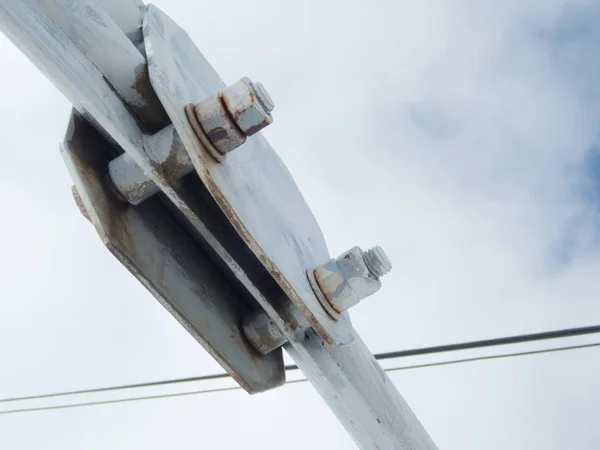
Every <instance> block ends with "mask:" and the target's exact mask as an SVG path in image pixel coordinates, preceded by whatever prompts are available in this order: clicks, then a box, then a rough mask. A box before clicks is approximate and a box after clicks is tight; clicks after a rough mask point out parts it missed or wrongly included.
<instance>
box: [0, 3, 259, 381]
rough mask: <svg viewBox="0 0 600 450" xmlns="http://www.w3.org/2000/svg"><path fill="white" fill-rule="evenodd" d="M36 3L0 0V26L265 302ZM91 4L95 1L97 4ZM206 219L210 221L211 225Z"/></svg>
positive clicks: (98, 77) (90, 66)
mask: <svg viewBox="0 0 600 450" xmlns="http://www.w3.org/2000/svg"><path fill="white" fill-rule="evenodd" d="M82 1H87V0H82ZM38 3H39V2H38V1H34V0H20V1H19V2H14V1H13V0H0V29H1V30H2V31H3V32H4V33H5V34H6V35H7V36H8V37H9V38H10V39H11V40H12V41H13V42H14V43H15V45H17V47H19V48H20V49H21V51H22V52H23V53H25V54H26V55H27V56H28V57H29V59H30V60H31V61H32V62H33V63H34V64H35V65H36V66H37V67H38V69H40V70H41V71H42V72H43V73H44V74H46V76H47V77H48V78H49V79H50V80H51V81H52V82H53V83H54V84H55V86H56V87H57V88H58V89H59V90H61V92H62V93H63V94H64V95H65V96H66V97H67V98H68V99H69V100H70V101H71V103H72V104H73V106H74V107H75V108H76V109H77V110H78V111H79V112H80V113H81V114H82V115H83V116H84V117H85V118H86V119H88V120H89V121H91V122H92V123H93V124H95V126H96V128H97V129H99V130H100V131H101V132H102V134H103V135H104V136H105V137H106V138H107V139H109V140H111V141H113V142H115V143H116V144H117V145H118V146H120V147H121V148H122V149H123V150H125V151H126V152H127V154H128V155H129V156H130V157H131V158H132V159H133V160H134V161H135V163H136V164H137V165H138V166H139V167H140V168H141V169H142V170H143V172H144V174H145V175H146V176H147V177H148V178H149V179H151V180H152V181H153V182H154V183H155V184H156V185H157V186H159V188H160V189H161V191H162V192H163V193H164V194H165V196H166V197H167V198H168V199H169V200H170V201H171V203H172V205H173V207H174V208H175V209H176V210H177V211H178V212H179V213H180V214H181V217H183V218H184V220H185V221H187V224H186V225H188V226H189V228H190V230H191V231H193V232H194V233H195V234H196V235H197V236H198V237H199V238H200V239H201V241H202V242H203V243H205V245H206V246H208V247H209V248H210V249H211V252H212V253H213V254H214V255H215V257H216V259H218V261H219V262H220V265H221V268H222V269H223V270H226V271H227V273H228V274H229V275H230V276H231V278H233V279H234V280H235V281H236V282H237V283H238V284H239V287H241V288H244V289H245V290H246V292H247V293H248V295H249V296H251V297H253V298H260V299H261V302H262V303H263V304H264V303H267V302H266V300H264V297H265V294H264V293H263V292H262V291H263V290H261V289H259V288H257V287H256V286H255V284H254V282H253V281H251V280H250V279H249V277H248V275H247V273H246V270H243V269H242V268H241V267H239V265H238V263H237V261H236V259H235V258H233V257H232V256H231V254H230V251H231V250H230V249H226V248H225V246H224V245H223V244H222V242H223V243H225V244H228V243H227V239H223V238H221V237H219V233H220V232H221V226H220V225H218V224H212V223H211V222H210V220H211V219H210V217H211V216H212V215H213V213H212V212H211V211H210V210H206V205H207V201H206V200H205V201H199V200H198V199H197V198H195V197H192V196H190V195H189V194H188V193H187V192H186V191H182V190H179V189H177V188H176V187H173V186H171V185H170V184H169V181H168V179H167V177H166V175H165V174H164V173H163V172H162V171H161V170H160V169H159V168H157V163H156V162H155V161H153V160H152V159H151V156H150V155H157V154H160V153H161V152H159V151H155V152H150V154H148V153H146V151H145V149H144V148H145V147H152V146H153V145H154V144H155V143H156V142H157V141H156V138H154V137H151V136H146V135H144V134H143V133H142V131H141V129H140V128H139V126H138V123H137V122H136V120H135V119H134V118H133V117H132V116H131V114H130V112H129V111H128V109H127V108H126V106H125V105H124V103H123V102H122V101H121V99H120V98H119V97H118V96H117V94H116V93H115V92H114V90H113V89H112V88H111V87H110V86H109V85H108V84H107V82H106V80H105V78H104V76H103V74H102V73H101V72H100V70H99V69H98V67H97V66H96V65H95V64H94V62H93V61H91V60H90V59H88V57H87V55H85V54H84V53H83V52H81V50H80V49H79V48H78V47H77V46H76V45H75V44H74V43H73V41H72V40H71V39H70V38H69V37H68V36H67V35H66V34H65V33H64V31H63V30H62V29H61V28H60V27H59V26H58V25H57V24H56V23H55V22H54V21H53V20H52V19H50V18H49V17H48V15H47V14H46V12H45V11H44V9H42V8H40V7H39V5H38ZM94 3H95V2H92V3H89V5H90V7H92V6H94ZM95 5H96V6H97V3H96V4H95ZM99 13H100V14H101V12H99ZM89 15H93V14H92V12H90V11H89V10H88V11H86V14H85V16H83V17H80V18H79V19H80V20H81V21H83V20H84V18H85V17H89ZM91 26H92V27H93V26H95V25H94V24H92V25H91ZM119 32H120V31H119ZM89 37H90V42H88V43H87V44H86V45H92V43H93V45H97V46H99V47H100V48H104V49H105V50H107V51H108V50H109V49H110V47H107V44H108V43H107V42H103V41H102V40H100V39H96V40H94V39H95V38H97V37H98V36H97V35H93V34H92V35H90V36H89ZM171 128H172V127H171ZM107 164H108V163H107ZM199 214H203V215H205V216H207V217H208V219H207V220H206V221H202V220H200V218H199ZM205 223H211V229H209V228H208V227H207V226H206V225H205ZM234 250H235V249H234ZM226 368H227V367H226ZM243 386H244V385H243ZM251 392H252V391H251Z"/></svg>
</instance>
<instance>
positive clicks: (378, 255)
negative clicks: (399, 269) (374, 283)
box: [363, 246, 392, 278]
mask: <svg viewBox="0 0 600 450" xmlns="http://www.w3.org/2000/svg"><path fill="white" fill-rule="evenodd" d="M363 261H364V262H365V264H366V266H367V269H369V272H370V273H371V275H373V276H374V277H375V278H380V277H382V276H384V275H385V274H387V273H389V272H390V271H391V270H392V262H391V261H390V259H389V258H388V256H387V255H386V254H385V252H384V251H383V249H382V248H381V247H380V246H376V247H374V248H372V249H371V250H367V251H366V252H364V253H363Z"/></svg>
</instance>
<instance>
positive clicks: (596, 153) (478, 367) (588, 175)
mask: <svg viewBox="0 0 600 450" xmlns="http://www.w3.org/2000/svg"><path fill="white" fill-rule="evenodd" d="M154 3H155V4H156V5H157V6H159V7H161V8H162V9H163V10H164V11H165V12H166V13H167V14H169V15H170V16H171V17H172V18H173V19H175V20H176V21H177V22H178V23H179V24H180V25H181V26H183V27H184V28H185V29H186V30H187V31H188V32H189V34H190V35H191V37H192V38H193V40H194V41H195V42H196V43H197V45H198V46H199V48H200V49H201V50H202V51H203V53H204V54H205V56H206V57H207V58H208V60H209V61H210V62H211V63H212V64H213V66H214V67H215V68H216V69H217V71H218V72H219V73H220V74H221V76H222V78H223V79H224V80H225V81H226V82H233V81H235V80H237V79H239V78H240V77H242V76H249V77H250V78H252V79H254V80H260V81H262V82H263V83H264V85H265V86H266V87H267V89H268V90H269V92H270V94H271V96H272V97H273V99H274V101H275V104H276V109H275V111H274V117H275V122H274V124H273V125H271V126H270V127H269V128H268V129H266V130H265V132H264V134H265V136H266V137H267V138H268V139H269V141H270V142H271V144H272V145H273V147H274V148H275V149H276V150H277V152H278V153H279V154H280V156H281V157H282V159H283V160H284V162H285V163H286V165H287V166H288V168H289V169H290V171H291V173H292V174H293V176H294V177H295V179H296V180H297V183H298V185H299V186H300V188H301V190H302V192H303V193H304V195H305V197H306V199H307V201H308V203H309V205H310V206H311V208H312V210H313V212H314V214H315V217H316V218H317V220H318V221H319V223H320V225H321V227H322V229H323V232H324V235H325V237H326V239H327V242H328V245H329V249H330V252H331V254H332V255H338V254H340V253H342V252H343V251H345V250H347V249H349V248H351V247H353V246H355V245H359V246H361V247H363V248H368V247H370V246H373V245H375V244H378V245H381V246H382V247H383V248H384V249H385V250H386V251H387V253H388V254H389V255H390V258H391V259H392V262H393V263H394V269H393V271H392V273H391V274H389V275H387V276H386V277H385V279H384V280H383V289H382V290H381V291H380V292H379V293H378V294H377V295H375V296H374V297H371V298H369V299H367V300H365V301H363V302H362V303H361V304H360V305H358V306H357V307H356V308H354V309H353V310H352V312H351V317H352V320H353V323H354V325H355V328H356V329H357V331H358V332H359V333H360V335H361V336H362V338H363V339H364V340H365V342H366V343H367V344H368V346H369V347H370V348H371V350H372V351H373V352H375V353H376V352H384V351H393V350H401V349H409V348H413V347H422V346H428V345H437V344H445V343H454V342H461V341H467V340H476V339H485V338H493V337H499V336H506V335H512V334H520V333H533V332H540V331H546V330H553V329H562V328H568V327H576V326H587V325H596V324H598V323H600V303H598V298H600V277H598V276H597V273H598V271H599V270H600V141H599V139H600V127H599V124H600V85H599V84H598V82H597V80H598V78H599V76H600V51H599V50H600V28H598V27H597V23H598V20H599V19H600V4H599V3H597V2H593V1H584V0H569V1H567V0H545V1H542V0H505V1H502V2H497V1H491V0H482V1H479V2H469V1H464V0H452V1H442V0H423V1H419V2H411V1H404V0H397V1H373V2H358V1H353V0H348V1H343V2H342V1H338V0H330V1H326V2H323V1H320V2H319V1H316V0H306V1H303V2H296V3H290V2H277V1H275V0H256V1H254V2H243V1H241V0H221V1H219V2H196V1H190V0H171V1H166V0H163V1H155V2H154ZM0 64H1V66H2V67H3V70H2V72H1V73H0V80H1V81H2V82H1V83H0V99H2V101H0V117H1V118H2V121H1V123H0V135H1V138H2V142H3V147H4V152H3V157H4V159H3V161H4V163H3V164H2V165H1V166H0V174H1V176H0V204H1V205H2V206H3V211H4V213H3V220H2V221H0V233H1V235H2V236H3V253H4V257H3V258H0V274H2V283H0V361H2V364H1V365H0V398H4V397H13V396H18V395H30V394H36V393H46V392H56V391H63V390H73V389H85V388H89V387H98V386H110V385H116V384H126V383H137V382H143V381H154V380H161V379H167V378H176V377H189V376H195V375H202V374H208V373H215V372H220V371H221V369H220V367H219V366H218V364H217V363H215V362H214V361H213V360H212V359H211V358H210V357H209V356H208V354H207V353H206V352H205V351H204V350H203V349H202V348H201V347H200V346H199V345H198V344H197V343H196V342H195V341H194V340H193V338H192V337H190V336H189V335H188V334H187V333H186V332H185V330H184V329H183V328H182V327H181V326H180V325H179V324H178V323H177V322H176V321H175V320H174V319H173V318H172V317H171V316H170V314H168V313H167V312H166V311H165V310H164V309H163V308H162V306H160V305H159V303H158V302H157V301H156V300H155V299H154V298H153V297H152V296H151V295H150V294H149V293H148V292H146V291H145V289H144V288H143V287H142V286H141V285H139V284H138V282H137V281H136V280H135V279H134V278H133V277H132V276H130V275H129V273H128V272H127V271H126V270H125V269H124V268H123V267H121V266H120V264H119V263H118V262H117V261H116V260H115V259H114V258H113V257H112V256H111V255H110V254H109V252H108V251H107V250H106V249H105V248H104V247H103V246H102V244H101V242H100V240H99V239H98V237H97V236H96V234H95V231H94V229H93V227H92V226H91V225H90V224H89V223H88V222H87V221H86V220H85V219H83V217H82V216H81V215H80V213H79V211H78V210H77V208H76V206H75V204H74V202H73V199H72V197H71V193H70V188H71V185H72V182H71V180H70V177H69V175H68V173H67V170H66V168H65V167H64V165H63V162H62V159H61V157H60V155H59V149H58V142H59V141H60V140H61V139H62V136H63V135H64V132H65V129H66V125H67V119H68V116H69V113H70V105H69V104H68V103H67V102H66V100H64V99H63V98H62V96H61V95H60V94H59V92H58V91H57V90H56V89H55V88H54V87H53V86H52V85H51V84H50V82H49V81H47V80H46V79H45V78H44V77H43V76H42V75H41V74H40V73H39V72H38V71H37V70H36V69H35V68H34V67H33V65H32V64H31V63H29V62H28V61H27V59H26V58H25V57H24V56H23V55H21V54H20V53H19V52H18V51H17V50H16V48H15V47H14V46H13V45H12V44H11V43H10V42H9V41H8V40H7V39H5V38H4V37H3V36H0ZM597 339H598V337H595V336H589V337H580V338H573V339H569V340H564V341H560V342H556V343H554V342H546V343H543V344H530V345H526V346H520V347H519V349H539V348H547V347H550V346H553V345H554V344H556V345H559V344H560V345H564V344H567V343H568V344H579V343H590V342H595V340H597ZM503 351H507V352H508V351H514V349H513V348H510V349H508V348H507V349H486V350H479V351H473V352H463V353H461V354H460V357H464V356H473V355H480V354H491V353H501V352H503ZM454 356H459V355H445V356H440V357H431V356H429V357H420V358H412V359H404V360H400V361H393V362H387V363H386V367H391V366H395V365H405V364H413V363H420V362H428V361H436V360H441V359H445V358H446V357H454ZM599 358H600V350H598V349H589V350H577V351H572V352H563V353H554V354H546V355H540V356H530V357H523V358H515V359H505V360H496V361H490V362H477V363H470V364H460V365H455V366H446V367H438V368H431V369H419V370H412V371H405V372H396V373H390V378H391V379H392V380H393V381H394V383H395V384H396V385H397V387H398V389H399V390H400V392H401V394H402V395H403V396H404V397H405V398H406V400H407V401H408V403H409V404H410V405H411V407H412V408H413V410H414V411H415V413H416V414H417V416H418V417H419V419H420V420H421V422H422V423H423V424H424V426H425V428H426V429H427V430H428V431H429V433H430V435H431V437H432V438H433V440H434V441H435V442H436V444H437V445H438V447H439V448H440V449H458V450H480V449H486V450H496V449H507V448H508V449H511V450H520V449H523V450H525V449H543V450H559V449H571V448H577V449H583V450H585V449H595V448H597V442H598V441H599V440H600V427H599V426H598V425H599V424H600V422H599V421H600V419H599V418H598V414H597V405H598V403H599V402H600V387H599V386H598V381H597V380H598V379H600V362H599V361H600V360H599ZM294 376H296V375H294ZM224 385H227V386H228V385H231V384H227V383H220V384H219V383H215V384H214V386H215V387H220V386H224ZM206 386H207V385H206V384H202V385H201V386H200V385H192V386H186V388H185V389H188V388H189V389H194V388H204V387H206ZM210 386H213V385H210ZM181 389H183V388H181ZM176 390H177V389H175V388H173V389H172V390H171V391H176ZM171 391H168V390H167V389H163V390H160V389H155V390H148V391H144V393H145V394H154V393H163V392H171ZM119 395H120V394H119ZM98 398H99V397H94V399H98ZM102 398H112V397H110V396H103V397H102ZM81 399H82V398H78V399H77V400H81ZM86 399H88V397H83V400H86ZM89 399H91V397H90V398H89ZM49 403H50V401H49ZM49 403H48V404H49ZM52 403H53V404H54V403H56V402H55V401H52ZM38 404H40V403H36V405H38ZM41 404H43V403H41ZM29 405H31V404H30V403H28V404H27V406H29ZM2 408H4V407H2ZM166 446H169V447H172V448H194V447H195V448H198V447H199V448H223V449H229V448H231V449H234V448H241V446H244V447H246V448H260V449H262V450H269V449H273V450H275V449H280V448H282V447H284V448H286V449H288V450H295V449H305V448H310V447H312V448H328V449H331V450H338V449H339V450H347V449H353V448H355V445H354V444H353V442H352V441H351V440H350V438H349V437H348V435H347V434H346V432H345V431H344V429H343V427H342V426H341V425H340V424H339V423H338V422H337V420H336V418H335V417H334V415H333V414H332V413H331V412H330V411H329V410H328V408H327V406H326V405H325V403H324V402H323V401H322V400H321V399H320V397H319V396H318V395H317V393H316V392H315V391H314V390H313V389H312V388H311V386H310V385H309V384H307V383H303V384H295V385H291V386H286V387H283V388H280V389H277V390H275V391H271V392H268V393H265V394H261V395H255V396H249V395H247V394H246V393H244V392H243V391H235V392H227V393H215V394H208V395H200V396H190V397H182V398H175V399H165V400H156V401H146V402H135V403H128V404H119V405H109V406H97V407H89V408H82V409H71V410H62V411H51V412H36V413H24V414H14V415H4V416H0V448H2V449H11V450H13V449H14V450H24V449H31V448H44V449H60V450H71V449H86V450H87V449H90V450H93V449H106V448H112V449H144V450H149V449H159V448H164V447H166Z"/></svg>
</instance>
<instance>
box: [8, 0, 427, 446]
mask: <svg viewBox="0 0 600 450" xmlns="http://www.w3.org/2000/svg"><path fill="white" fill-rule="evenodd" d="M84 5H85V6H88V7H90V8H91V11H93V12H97V13H98V14H99V16H97V15H94V17H92V15H91V14H89V11H90V10H89V9H87V10H86V8H84V7H83V6H84ZM86 11H87V12H86ZM97 17H100V19H97ZM141 23H142V8H141V2H140V1H138V0H45V1H35V0H19V1H15V0H0V29H2V31H3V32H4V33H5V34H7V35H8V36H9V38H10V39H11V40H12V41H13V42H14V43H15V44H16V45H17V46H18V47H19V48H20V49H21V50H22V51H23V52H24V53H25V54H26V55H27V56H28V57H29V58H30V59H31V60H32V62H34V64H36V66H37V67H38V68H39V69H40V70H42V71H43V72H44V73H45V74H46V75H47V76H48V77H49V78H50V79H51V80H52V81H53V82H54V83H55V85H57V87H58V88H59V89H60V90H61V91H62V92H63V94H65V96H66V97H67V98H68V99H69V100H70V101H71V102H72V103H73V105H74V106H75V108H77V109H78V110H79V111H80V112H81V113H82V114H83V116H84V117H85V118H87V119H88V120H90V121H91V122H92V123H94V124H95V125H96V127H97V128H98V129H99V130H101V131H102V132H103V133H104V135H105V136H106V137H107V138H108V139H109V140H110V141H112V142H116V143H117V144H118V145H119V146H120V147H121V148H122V149H123V150H125V151H126V152H127V153H128V154H129V155H130V156H131V157H132V158H133V159H134V160H135V162H136V164H138V165H139V166H140V168H141V169H142V170H143V171H144V172H145V173H147V174H152V173H154V172H155V169H154V165H153V163H152V161H151V160H150V159H149V158H148V156H147V155H146V154H145V152H144V143H145V142H147V141H148V137H145V136H144V133H143V131H142V130H143V129H144V127H147V128H153V131H158V129H160V128H162V126H164V125H166V124H168V120H166V118H165V115H164V110H163V108H162V106H161V105H160V103H158V104H157V102H156V101H155V99H154V98H153V95H154V93H153V92H151V91H150V90H148V86H149V84H147V85H145V87H144V88H143V89H137V88H136V87H139V85H140V84H139V83H140V82H145V81H144V80H143V77H141V78H140V74H143V73H144V72H143V68H144V67H145V58H144V56H143V54H142V53H143V52H142V53H140V51H139V49H138V48H136V46H135V45H134V43H137V41H138V39H139V38H140V35H139V34H137V33H138V30H139V27H138V25H139V24H141ZM81 36H85V40H83V39H80V38H81ZM107 49H110V51H107ZM113 49H114V52H113ZM100 50H102V51H100ZM113 57H114V58H116V59H112V58H113ZM142 84H143V83H142ZM132 87H133V90H132ZM146 145H147V144H146ZM154 180H155V182H156V184H157V185H158V186H159V188H160V189H161V190H162V192H163V193H165V194H166V196H167V198H168V199H169V200H170V201H171V202H173V204H174V205H176V206H177V207H181V205H184V206H185V205H187V206H185V208H184V211H182V212H183V216H182V217H185V220H186V221H187V222H188V223H187V225H186V227H188V228H189V227H190V226H191V228H192V229H193V230H194V232H195V233H196V234H195V236H197V237H199V238H200V239H201V240H202V243H203V245H204V246H206V247H207V248H209V249H210V250H211V253H210V254H211V255H212V257H213V258H214V259H215V262H216V263H217V264H219V265H221V266H222V267H227V268H228V270H230V272H231V273H233V275H232V277H233V278H235V279H236V280H237V282H238V283H239V288H240V289H242V290H244V292H245V293H246V294H247V295H248V296H249V297H252V298H253V299H254V301H255V302H256V304H255V305H260V309H261V310H263V311H265V313H266V314H267V315H268V316H269V318H270V319H271V320H272V321H273V322H274V323H275V324H276V326H277V327H279V328H280V330H281V331H282V333H283V335H284V336H285V338H286V339H287V344H286V345H285V349H286V350H287V351H288V352H289V354H290V355H291V356H292V357H293V358H294V360H295V361H296V363H297V364H298V366H299V367H300V369H301V370H302V371H303V372H304V373H305V375H306V376H307V377H308V379H309V380H310V381H311V382H312V384H313V385H314V386H315V388H316V389H317V391H318V392H319V394H320V395H321V396H322V397H323V399H324V400H325V401H326V402H327V404H328V405H329V407H330V408H331V410H332V411H333V412H334V413H335V414H336V416H337V417H338V419H339V420H340V422H341V423H342V424H343V425H344V427H345V428H346V429H347V430H348V432H349V433H350V435H351V436H352V438H353V439H354V441H355V442H356V444H357V446H358V447H359V448H361V449H379V450H409V449H411V450H429V449H435V448H436V447H435V444H434V443H433V441H432V440H431V438H430V437H429V435H428V434H427V432H426V430H425V429H424V427H423V426H422V425H421V423H420V422H419V421H418V419H417V417H416V416H415V415H414V413H413V412H412V411H411V409H410V408H409V406H408V405H407V404H406V402H405V401H404V399H403V398H402V397H401V395H400V394H399V392H398V391H397V389H396V388H395V386H394V385H393V383H392V382H391V380H390V379H389V378H388V377H387V375H386V374H385V373H384V372H383V370H382V369H381V367H380V366H379V364H378V363H377V361H376V360H375V359H374V357H373V355H372V354H371V352H370V351H369V349H368V348H367V347H366V345H365V344H364V342H363V341H362V340H361V339H360V337H359V336H354V340H353V342H352V343H351V344H348V345H345V346H341V347H333V346H329V345H327V344H326V343H325V342H324V341H323V340H322V339H321V338H320V337H319V336H318V335H317V334H316V333H315V332H314V331H313V330H312V329H311V328H310V327H309V325H308V323H307V322H306V320H305V318H304V317H303V316H302V315H301V314H300V313H299V312H298V310H297V308H296V307H295V306H294V305H292V303H291V301H290V299H289V298H286V296H285V295H283V293H282V291H281V290H280V289H279V287H278V286H277V285H276V284H275V283H274V282H273V280H272V279H270V278H269V279H268V278H267V277H266V273H265V271H264V270H259V269H257V265H256V261H255V260H254V259H252V256H251V255H249V252H248V249H247V248H246V246H245V244H244V242H243V241H242V240H241V238H240V236H239V235H238V234H237V233H236V232H235V230H233V229H231V226H230V225H229V224H228V222H227V218H226V217H225V216H224V215H222V213H220V212H219V211H216V210H210V208H208V209H207V208H206V205H207V204H209V203H210V201H211V199H209V198H204V199H202V198H198V197H194V196H193V195H190V193H186V192H183V191H181V190H179V191H177V190H175V189H174V188H173V187H172V186H170V185H169V182H168V180H166V179H165V178H161V177H160V175H158V174H155V178H154ZM271 188H275V189H276V187H271ZM183 198H185V199H186V200H187V201H188V203H186V202H185V201H184V200H183ZM190 205H191V206H190ZM130 208H134V207H130ZM202 211H205V212H204V213H202Z"/></svg>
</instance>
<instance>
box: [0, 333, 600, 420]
mask: <svg viewBox="0 0 600 450" xmlns="http://www.w3.org/2000/svg"><path fill="white" fill-rule="evenodd" d="M592 347H600V342H597V343H594V344H583V345H571V346H568V347H556V348H549V349H544V350H530V351H527V352H517V353H505V354H502V355H488V356H478V357H474V358H463V359H455V360H449V361H440V362H435V363H426V364H416V365H411V366H402V367H392V368H388V369H384V371H385V372H398V371H401V370H411V369H422V368H426V367H438V366H447V365H451V364H460V363H469V362H475V361H487V360H492V359H503V358H513V357H517V356H529V355H538V354H541V353H555V352H562V351H567V350H580V349H586V348H592ZM306 381H308V379H306V378H301V379H299V380H292V381H288V382H287V383H286V386H287V385H291V384H298V383H304V382H306ZM153 385H156V383H154V384H153ZM241 389H242V388H241V387H240V386H231V387H226V388H213V389H203V390H197V391H187V392H178V393H174V394H160V395H149V396H144V397H131V398H120V399H114V400H101V401H96V402H84V403H72V404H67V405H53V406H41V407H35V408H23V409H13V410H10V411H0V415H8V414H17V413H27V412H36V411H52V410H60V409H69V408H82V407H85V406H98V405H109V404H116V403H127V402H135V401H143V400H157V399H164V398H173V397H184V396H190V395H199V394H212V393H217V392H229V391H239V390H241Z"/></svg>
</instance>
